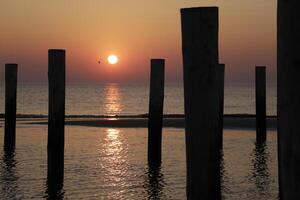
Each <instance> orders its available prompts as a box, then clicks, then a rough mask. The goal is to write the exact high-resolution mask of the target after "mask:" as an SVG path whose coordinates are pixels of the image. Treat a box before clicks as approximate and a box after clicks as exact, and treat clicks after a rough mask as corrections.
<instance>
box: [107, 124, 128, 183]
mask: <svg viewBox="0 0 300 200" xmlns="http://www.w3.org/2000/svg"><path fill="white" fill-rule="evenodd" d="M103 147H104V149H103V150H104V152H103V153H104V157H103V160H102V161H103V164H104V165H105V167H104V168H105V171H106V172H105V174H106V175H107V176H106V178H107V179H108V181H109V183H110V184H111V186H114V185H117V184H119V183H121V182H122V181H123V177H124V176H125V174H126V173H127V171H128V169H127V164H126V163H127V148H126V144H124V142H123V137H122V134H121V131H120V130H119V129H113V128H108V129H106V137H105V139H104V146H103Z"/></svg>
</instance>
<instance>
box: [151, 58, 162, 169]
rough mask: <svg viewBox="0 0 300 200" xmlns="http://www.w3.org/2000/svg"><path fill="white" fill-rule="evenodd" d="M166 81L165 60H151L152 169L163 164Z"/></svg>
mask: <svg viewBox="0 0 300 200" xmlns="http://www.w3.org/2000/svg"><path fill="white" fill-rule="evenodd" d="M164 80H165V60H163V59H151V77H150V102H149V121H148V164H149V165H150V166H152V167H158V166H159V165H160V163H161V142H162V120H163V119H162V118H163V107H164Z"/></svg>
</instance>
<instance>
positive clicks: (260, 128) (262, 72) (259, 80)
mask: <svg viewBox="0 0 300 200" xmlns="http://www.w3.org/2000/svg"><path fill="white" fill-rule="evenodd" d="M255 103H256V143H257V144H261V143H264V142H265V141H266V138H267V129H266V120H267V119H266V67H264V66H257V67H256V68H255Z"/></svg>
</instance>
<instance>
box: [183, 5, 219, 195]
mask: <svg viewBox="0 0 300 200" xmlns="http://www.w3.org/2000/svg"><path fill="white" fill-rule="evenodd" d="M181 26H182V53H183V71H184V107H185V123H186V124H185V125H186V127H185V132H186V134H185V135H186V159H187V199H204V200H206V199H210V200H211V199H220V198H221V196H220V179H219V175H220V160H219V154H220V151H219V149H220V148H219V145H218V136H217V135H218V118H219V90H218V88H219V83H218V80H217V69H216V67H217V66H218V29H219V22H218V8H217V7H202V8H185V9H181Z"/></svg>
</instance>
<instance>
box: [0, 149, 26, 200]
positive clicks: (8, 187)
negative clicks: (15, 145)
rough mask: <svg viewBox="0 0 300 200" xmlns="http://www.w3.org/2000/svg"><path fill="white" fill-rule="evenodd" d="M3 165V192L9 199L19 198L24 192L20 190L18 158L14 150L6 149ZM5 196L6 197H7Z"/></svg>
mask: <svg viewBox="0 0 300 200" xmlns="http://www.w3.org/2000/svg"><path fill="white" fill-rule="evenodd" d="M2 160H3V166H2V170H1V179H2V180H1V181H0V182H1V183H3V184H1V185H2V187H1V190H2V191H1V192H3V193H4V195H5V198H7V199H18V198H20V196H22V194H20V191H18V176H17V171H16V164H17V162H16V160H15V151H14V150H4V155H3V157H2ZM5 198H4V199H5Z"/></svg>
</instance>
